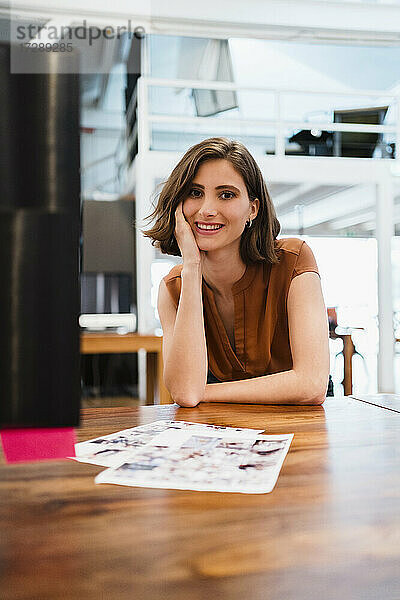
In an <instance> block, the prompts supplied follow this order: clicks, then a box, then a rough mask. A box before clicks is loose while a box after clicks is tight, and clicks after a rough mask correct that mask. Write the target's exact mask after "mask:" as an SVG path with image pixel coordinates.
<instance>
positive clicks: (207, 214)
mask: <svg viewBox="0 0 400 600" xmlns="http://www.w3.org/2000/svg"><path fill="white" fill-rule="evenodd" d="M258 207H259V200H258V199H256V200H254V201H253V202H252V203H250V201H249V196H248V193H247V189H246V185H245V182H244V180H243V178H242V176H241V175H240V174H239V173H238V172H237V171H236V170H235V169H234V167H233V165H232V164H231V163H230V162H229V161H228V160H225V159H214V160H209V161H206V162H204V163H202V164H201V165H200V167H199V169H198V171H197V173H196V175H195V177H194V179H193V182H192V186H191V190H190V192H189V195H188V197H187V198H186V199H185V200H184V202H183V214H184V215H185V217H186V220H187V221H188V223H189V224H190V226H191V228H192V231H193V233H194V236H195V239H196V242H197V245H198V247H199V248H200V250H205V251H209V250H215V249H217V248H222V247H225V246H228V245H232V246H233V247H237V250H239V244H240V237H241V235H242V233H243V231H244V228H245V224H246V221H247V220H248V219H249V218H252V219H253V218H255V216H256V215H257V212H258ZM207 225H208V226H212V225H215V226H217V225H219V226H221V225H222V227H216V228H212V229H210V228H208V229H207V228H204V226H207ZM202 226H203V227H202Z"/></svg>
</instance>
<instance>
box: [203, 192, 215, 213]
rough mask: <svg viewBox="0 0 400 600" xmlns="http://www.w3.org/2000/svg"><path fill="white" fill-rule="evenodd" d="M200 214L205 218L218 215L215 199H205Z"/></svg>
mask: <svg viewBox="0 0 400 600" xmlns="http://www.w3.org/2000/svg"><path fill="white" fill-rule="evenodd" d="M199 213H200V214H201V215H204V216H206V215H207V216H214V215H216V214H217V207H216V204H215V199H214V198H211V197H209V196H208V197H204V199H203V202H202V204H201V207H200V210H199Z"/></svg>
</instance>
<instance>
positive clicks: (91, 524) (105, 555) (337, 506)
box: [0, 397, 400, 600]
mask: <svg viewBox="0 0 400 600" xmlns="http://www.w3.org/2000/svg"><path fill="white" fill-rule="evenodd" d="M82 415H83V420H82V426H81V428H80V429H79V430H78V439H79V441H82V440H86V439H90V438H93V437H96V436H99V435H104V434H107V433H112V432H115V431H119V430H121V429H125V428H128V427H132V426H135V425H139V424H143V423H147V422H150V421H153V420H158V419H176V420H186V421H195V422H201V423H214V424H218V425H231V426H238V427H253V428H259V429H265V430H266V432H267V433H271V434H279V433H291V432H293V433H294V434H295V435H294V439H293V442H292V445H291V448H290V450H289V454H288V456H287V458H286V460H285V462H284V464H283V467H282V471H281V474H280V476H279V478H278V481H277V484H276V487H275V489H274V491H273V492H272V493H271V494H265V495H264V494H261V495H257V494H254V495H244V494H243V495H242V494H223V493H218V492H191V491H183V490H165V489H150V488H130V487H123V486H117V485H95V484H94V481H93V480H94V477H95V475H96V474H97V473H99V472H100V471H102V470H103V467H96V466H94V465H89V464H84V463H76V462H73V461H56V462H46V463H36V464H27V465H8V466H5V465H0V528H1V535H0V556H1V557H2V576H1V579H0V597H1V598H2V600H17V599H18V600H21V599H26V600H28V599H29V600H61V599H62V600H83V599H84V600H99V598H104V599H107V600H125V599H126V600H131V599H132V598H140V599H144V598H146V599H149V600H158V599H162V600H187V599H188V598H193V599H196V600H197V599H203V598H212V599H214V598H218V600H243V598H244V597H248V598H250V599H251V600H265V599H266V598H268V600H282V599H289V598H290V599H292V598H293V599H294V598H295V599H296V600H310V598H321V599H323V600H337V599H338V598H343V599H345V600H347V599H349V600H350V599H356V598H360V599H361V598H362V599H363V600H377V599H379V600H389V599H390V600H393V599H394V598H400V578H399V564H400V543H399V531H400V497H399V489H400V454H399V452H398V441H399V439H400V418H399V414H398V413H395V412H393V411H392V410H387V409H384V408H380V407H378V406H374V405H372V404H367V403H365V402H360V401H358V400H355V399H353V398H349V397H336V398H328V399H327V400H326V402H325V404H323V405H322V406H310V407H306V406H261V405H259V406H257V405H240V404H239V405H236V404H200V405H199V406H198V407H196V408H193V409H183V408H178V407H177V406H176V405H169V406H144V407H139V408H126V407H123V408H101V409H94V408H92V409H85V410H84V411H83V412H82Z"/></svg>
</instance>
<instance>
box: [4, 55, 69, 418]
mask: <svg viewBox="0 0 400 600" xmlns="http://www.w3.org/2000/svg"><path fill="white" fill-rule="evenodd" d="M12 51H13V52H19V51H20V52H23V51H22V50H20V49H19V48H18V47H13V49H12ZM25 52H26V51H25ZM21 60H23V57H22V55H21ZM35 60H38V61H42V67H43V68H40V65H38V67H37V68H38V70H40V73H30V74H20V73H18V74H13V73H10V45H9V44H0V139H1V147H0V244H1V246H0V320H1V326H0V339H1V351H0V386H1V392H0V426H2V427H21V426H25V427H36V426H45V427H64V426H65V427H67V426H72V425H76V424H77V423H78V419H79V399H80V360H79V326H78V317H79V310H80V304H79V303H80V294H79V270H78V268H79V227H80V171H79V169H80V152H79V62H78V57H77V56H76V55H75V54H74V53H73V52H72V53H58V55H57V54H56V53H53V52H48V53H46V52H44V53H41V54H40V56H38V57H37V58H36V59H35ZM65 61H70V63H69V68H68V73H66V72H65V68H57V62H60V65H61V63H62V62H64V63H65ZM50 62H51V68H45V67H46V63H48V64H47V67H49V64H50ZM63 71H64V72H63Z"/></svg>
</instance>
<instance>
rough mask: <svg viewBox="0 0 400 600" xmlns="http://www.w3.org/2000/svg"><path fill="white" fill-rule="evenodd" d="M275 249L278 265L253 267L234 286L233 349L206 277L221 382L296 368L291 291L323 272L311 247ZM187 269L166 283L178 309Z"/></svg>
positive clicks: (206, 307) (208, 319)
mask: <svg viewBox="0 0 400 600" xmlns="http://www.w3.org/2000/svg"><path fill="white" fill-rule="evenodd" d="M275 247H276V251H277V255H278V258H279V263H277V264H274V265H271V264H270V263H265V262H258V263H255V264H252V265H248V266H247V267H246V271H245V272H244V274H243V276H242V277H241V278H240V279H239V280H238V281H236V282H235V283H234V284H233V286H232V294H233V300H234V335H235V348H234V349H233V348H232V346H231V343H230V341H229V338H228V335H227V333H226V329H225V326H224V324H223V321H222V319H221V317H220V315H219V313H218V309H217V306H216V303H215V298H214V294H213V291H212V289H211V288H210V287H209V285H208V284H207V283H206V282H205V280H204V278H203V285H202V294H203V314H204V325H205V334H206V342H207V354H208V366H209V369H210V371H211V372H212V373H213V374H214V375H215V377H217V379H219V380H220V381H234V380H237V379H248V378H250V377H260V376H261V375H269V374H271V373H278V372H280V371H288V370H290V369H291V368H292V364H293V362H292V355H291V352H290V342H289V328H288V316H287V295H288V291H289V286H290V283H291V281H292V279H293V278H294V277H296V276H297V275H301V273H305V272H306V271H312V272H314V273H318V267H317V264H316V262H315V258H314V255H313V253H312V251H311V249H310V247H309V246H308V245H307V244H306V243H305V242H303V241H302V240H300V239H298V238H284V239H280V240H276V241H275ZM182 266H183V265H182V264H180V265H176V266H175V267H173V268H172V269H171V271H170V272H169V273H168V275H166V276H165V277H164V278H163V279H164V281H165V283H166V286H167V289H168V290H169V292H170V294H171V296H172V298H173V300H174V303H175V306H176V307H177V308H178V304H179V298H180V292H181V271H182ZM318 274H319V273H318Z"/></svg>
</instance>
